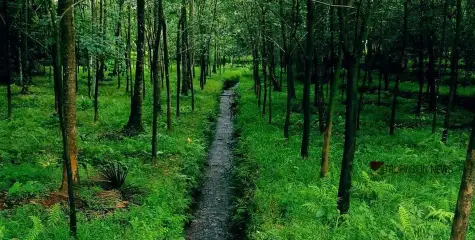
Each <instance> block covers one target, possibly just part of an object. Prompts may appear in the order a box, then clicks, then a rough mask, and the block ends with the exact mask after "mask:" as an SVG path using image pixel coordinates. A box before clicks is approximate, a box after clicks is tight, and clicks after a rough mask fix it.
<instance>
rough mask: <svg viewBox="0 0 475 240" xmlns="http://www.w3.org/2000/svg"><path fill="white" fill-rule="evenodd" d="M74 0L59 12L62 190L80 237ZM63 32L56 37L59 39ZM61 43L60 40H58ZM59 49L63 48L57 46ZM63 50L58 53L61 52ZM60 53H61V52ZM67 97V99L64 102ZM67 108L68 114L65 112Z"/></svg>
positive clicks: (73, 232)
mask: <svg viewBox="0 0 475 240" xmlns="http://www.w3.org/2000/svg"><path fill="white" fill-rule="evenodd" d="M73 4H74V2H73V0H59V1H58V15H60V16H62V18H61V20H60V26H61V45H62V46H61V49H62V51H61V53H62V62H63V64H62V65H63V69H64V74H63V82H64V85H63V86H61V88H62V97H60V98H59V99H60V100H59V103H60V104H59V108H58V109H61V110H60V114H59V115H60V122H61V124H60V125H61V129H62V135H63V148H64V154H63V157H64V164H63V181H62V185H61V189H60V191H62V192H64V191H67V192H68V199H69V217H70V234H71V235H72V236H73V237H76V232H77V224H76V209H75V203H74V192H73V184H75V183H76V184H77V183H79V174H78V165H77V148H76V86H75V85H76V63H75V62H76V58H75V38H76V36H75V28H74V19H73V11H74V5H73ZM58 35H59V31H57V33H56V36H57V37H56V40H59V36H58ZM57 43H58V44H59V42H57ZM57 49H58V50H59V48H57ZM58 53H59V51H58V52H57V54H58ZM58 55H59V54H58ZM63 100H64V101H63ZM63 111H64V113H63Z"/></svg>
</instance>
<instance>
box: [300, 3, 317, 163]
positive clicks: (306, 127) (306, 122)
mask: <svg viewBox="0 0 475 240" xmlns="http://www.w3.org/2000/svg"><path fill="white" fill-rule="evenodd" d="M313 12H314V8H313V2H312V0H307V37H306V42H307V44H306V50H305V80H304V85H303V100H302V104H303V135H302V146H301V149H300V155H301V156H302V157H303V158H307V157H308V145H309V141H310V120H311V119H310V117H311V116H310V115H311V113H310V83H311V81H312V67H313V24H314V14H313Z"/></svg>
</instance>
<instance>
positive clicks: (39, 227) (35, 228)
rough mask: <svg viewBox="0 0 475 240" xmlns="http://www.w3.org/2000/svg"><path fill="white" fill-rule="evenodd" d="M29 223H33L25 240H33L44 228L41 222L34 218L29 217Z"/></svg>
mask: <svg viewBox="0 0 475 240" xmlns="http://www.w3.org/2000/svg"><path fill="white" fill-rule="evenodd" d="M30 219H31V221H32V222H33V227H32V228H31V230H30V232H29V233H28V236H26V238H25V239H26V240H35V239H37V238H38V236H39V235H40V233H41V232H43V230H44V226H43V224H42V223H41V220H40V219H39V218H38V217H36V216H30Z"/></svg>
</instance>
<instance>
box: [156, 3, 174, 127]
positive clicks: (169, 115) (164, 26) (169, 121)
mask: <svg viewBox="0 0 475 240" xmlns="http://www.w3.org/2000/svg"><path fill="white" fill-rule="evenodd" d="M159 4H161V5H162V0H159ZM160 18H161V20H160V25H161V27H162V29H163V54H164V57H163V58H164V64H165V77H166V81H165V85H166V87H167V131H168V132H170V131H172V106H171V102H172V101H171V94H170V91H171V89H170V73H169V69H170V68H169V57H168V41H167V23H166V22H165V15H164V14H163V7H160Z"/></svg>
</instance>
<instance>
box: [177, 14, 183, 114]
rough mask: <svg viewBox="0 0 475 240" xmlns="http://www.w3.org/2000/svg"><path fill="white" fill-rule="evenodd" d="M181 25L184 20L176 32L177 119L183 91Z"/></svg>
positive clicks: (180, 21) (180, 22) (179, 22)
mask: <svg viewBox="0 0 475 240" xmlns="http://www.w3.org/2000/svg"><path fill="white" fill-rule="evenodd" d="M181 24H182V18H180V20H179V21H178V25H177V30H176V117H180V89H181V58H182V57H181V43H180V39H181V34H180V33H181Z"/></svg>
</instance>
